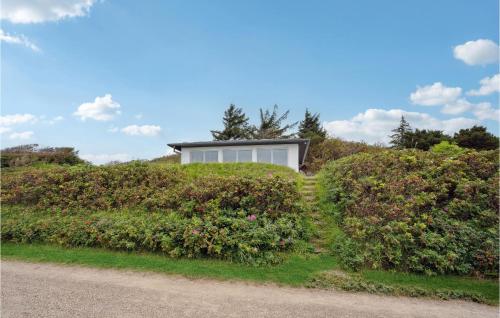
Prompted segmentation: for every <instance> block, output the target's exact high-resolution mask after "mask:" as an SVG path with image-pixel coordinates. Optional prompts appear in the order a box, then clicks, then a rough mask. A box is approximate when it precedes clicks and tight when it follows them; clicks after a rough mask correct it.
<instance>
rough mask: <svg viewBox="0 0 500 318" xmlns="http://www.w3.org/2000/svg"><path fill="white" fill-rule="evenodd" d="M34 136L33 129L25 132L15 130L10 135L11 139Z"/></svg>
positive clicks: (23, 138)
mask: <svg viewBox="0 0 500 318" xmlns="http://www.w3.org/2000/svg"><path fill="white" fill-rule="evenodd" d="M31 137H33V132H32V131H23V132H13V133H12V134H10V135H9V138H10V139H22V140H25V139H30V138H31Z"/></svg>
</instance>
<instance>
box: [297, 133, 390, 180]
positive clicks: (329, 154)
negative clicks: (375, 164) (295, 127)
mask: <svg viewBox="0 0 500 318" xmlns="http://www.w3.org/2000/svg"><path fill="white" fill-rule="evenodd" d="M384 149H385V148H384V147H382V146H380V145H368V144H366V143H364V142H356V141H346V140H342V139H340V138H327V139H325V140H314V139H313V140H311V144H310V146H309V151H308V153H307V156H306V162H305V165H304V168H305V170H306V171H307V172H318V171H320V170H321V168H322V167H323V166H324V165H326V164H327V163H328V162H330V161H332V160H338V159H340V158H344V157H347V156H350V155H353V154H356V153H360V152H368V153H372V152H378V151H382V150H384Z"/></svg>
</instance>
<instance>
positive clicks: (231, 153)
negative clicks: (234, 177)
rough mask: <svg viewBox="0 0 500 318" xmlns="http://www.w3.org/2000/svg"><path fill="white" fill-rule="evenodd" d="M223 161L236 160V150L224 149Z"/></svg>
mask: <svg viewBox="0 0 500 318" xmlns="http://www.w3.org/2000/svg"><path fill="white" fill-rule="evenodd" d="M222 162H236V150H231V149H224V150H223V151H222Z"/></svg>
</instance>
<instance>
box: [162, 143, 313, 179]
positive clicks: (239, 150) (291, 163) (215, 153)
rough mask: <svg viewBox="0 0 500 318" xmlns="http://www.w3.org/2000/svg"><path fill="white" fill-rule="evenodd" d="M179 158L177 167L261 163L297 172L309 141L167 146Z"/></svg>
mask: <svg viewBox="0 0 500 318" xmlns="http://www.w3.org/2000/svg"><path fill="white" fill-rule="evenodd" d="M168 145H169V146H170V147H172V148H173V149H174V152H176V153H180V154H181V163H182V164H187V163H195V162H201V163H208V162H220V163H224V162H262V163H272V164H276V165H280V166H287V167H290V168H292V169H293V170H295V171H297V172H298V171H299V170H300V167H301V166H302V165H303V164H304V160H305V158H306V155H307V150H308V148H309V139H256V140H222V141H201V142H182V143H172V144H168Z"/></svg>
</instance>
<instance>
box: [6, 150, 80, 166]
mask: <svg viewBox="0 0 500 318" xmlns="http://www.w3.org/2000/svg"><path fill="white" fill-rule="evenodd" d="M82 163H84V161H83V160H82V159H80V158H79V157H78V151H75V149H74V148H71V147H46V148H39V146H38V145H37V144H32V145H21V146H16V147H11V148H5V149H2V151H1V156H0V164H1V166H2V168H9V167H21V166H33V165H36V164H60V165H62V164H66V165H76V164H82Z"/></svg>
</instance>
